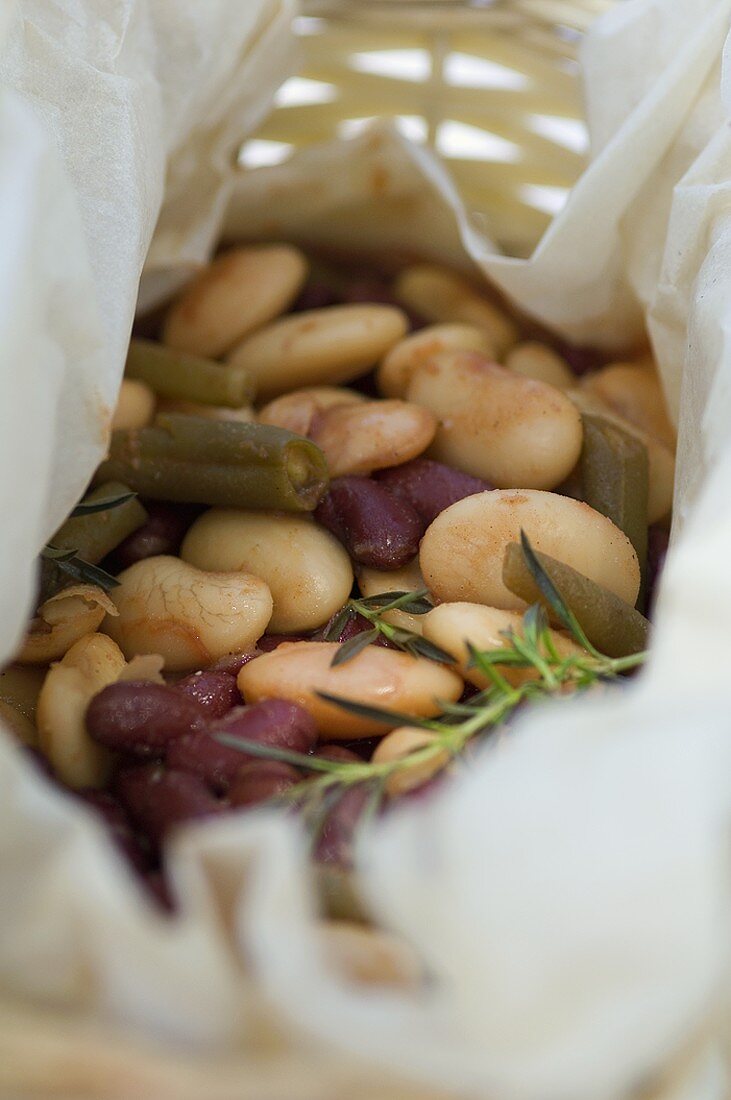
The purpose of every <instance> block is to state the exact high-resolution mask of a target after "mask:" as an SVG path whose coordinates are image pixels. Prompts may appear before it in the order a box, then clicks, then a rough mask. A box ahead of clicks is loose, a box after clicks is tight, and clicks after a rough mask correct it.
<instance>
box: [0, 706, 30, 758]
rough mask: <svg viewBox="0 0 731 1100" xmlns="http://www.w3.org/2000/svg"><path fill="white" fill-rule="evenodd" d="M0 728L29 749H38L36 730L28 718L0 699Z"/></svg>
mask: <svg viewBox="0 0 731 1100" xmlns="http://www.w3.org/2000/svg"><path fill="white" fill-rule="evenodd" d="M0 728H1V729H3V730H8V731H9V732H10V733H12V735H13V736H14V737H16V738H17V739H18V741H21V742H22V743H23V744H24V745H27V746H28V747H29V748H31V749H37V748H38V730H37V729H36V727H35V726H34V725H33V723H32V722H31V720H30V718H28V717H27V716H26V715H25V714H23V712H22V711H20V710H18V708H17V707H14V706H13V705H12V703H8V702H6V700H5V699H0Z"/></svg>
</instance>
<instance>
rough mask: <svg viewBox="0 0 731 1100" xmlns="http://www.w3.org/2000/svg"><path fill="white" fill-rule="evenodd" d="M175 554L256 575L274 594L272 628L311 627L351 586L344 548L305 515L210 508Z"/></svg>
mask: <svg viewBox="0 0 731 1100" xmlns="http://www.w3.org/2000/svg"><path fill="white" fill-rule="evenodd" d="M180 556H181V558H183V560H184V561H187V562H190V564H191V565H195V566H197V567H198V569H209V570H218V571H226V572H232V571H235V572H241V573H253V574H254V575H255V576H257V577H261V579H262V580H263V581H265V582H266V584H267V585H268V586H269V589H270V591H271V594H272V599H273V600H274V612H273V614H272V617H271V621H270V623H269V629H270V631H272V632H274V633H276V634H293V633H298V632H301V631H308V630H316V629H317V627H318V626H322V625H323V624H324V623H326V622H327V621H328V619H329V618H330V617H331V615H334V614H335V612H336V611H338V610H339V609H340V608H341V607H342V606H343V604H345V603H347V600H348V597H349V595H350V590H351V588H352V586H353V569H352V566H351V564H350V558H349V557H348V555H347V553H346V552H345V550H344V549H343V547H342V546H341V544H340V543H339V542H338V541H337V539H335V538H333V536H332V535H331V534H330V533H329V532H328V531H326V530H325V528H324V527H321V526H320V525H319V524H318V523H315V522H314V521H313V520H312V519H311V518H310V517H309V516H292V515H284V514H282V513H274V512H244V511H235V510H233V509H224V508H214V509H212V510H211V511H210V512H206V513H205V514H204V515H202V516H201V517H200V518H199V519H197V520H196V522H195V523H194V524H193V526H192V527H191V528H190V530H189V531H188V534H187V535H186V537H185V540H184V542H183V546H182V549H181V551H180Z"/></svg>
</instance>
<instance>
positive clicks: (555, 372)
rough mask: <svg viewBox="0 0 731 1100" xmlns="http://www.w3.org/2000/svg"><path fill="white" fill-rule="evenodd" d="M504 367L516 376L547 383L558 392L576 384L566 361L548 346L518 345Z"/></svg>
mask: <svg viewBox="0 0 731 1100" xmlns="http://www.w3.org/2000/svg"><path fill="white" fill-rule="evenodd" d="M505 366H506V367H507V368H508V370H512V371H515V373H516V374H522V375H524V376H525V377H526V378H534V379H535V380H536V381H537V382H547V383H548V384H549V385H551V386H556V387H557V388H558V389H560V390H567V389H569V388H570V387H571V386H573V385H574V384H575V382H576V379H575V377H574V375H573V374H572V373H571V371H570V370H569V367H568V364H567V363H566V360H565V359H562V358H561V356H560V355H559V354H558V353H557V352H555V351H554V350H553V349H552V348H549V346H548V344H539V343H537V342H532V343H528V344H518V345H517V346H516V347H514V348H513V350H512V351H511V352H510V353H509V355H508V357H507V358H506V360H505Z"/></svg>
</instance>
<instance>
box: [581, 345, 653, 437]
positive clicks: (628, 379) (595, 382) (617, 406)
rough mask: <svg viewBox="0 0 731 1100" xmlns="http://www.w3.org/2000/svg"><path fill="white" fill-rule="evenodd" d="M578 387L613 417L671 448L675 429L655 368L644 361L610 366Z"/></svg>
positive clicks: (590, 376)
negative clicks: (610, 412)
mask: <svg viewBox="0 0 731 1100" xmlns="http://www.w3.org/2000/svg"><path fill="white" fill-rule="evenodd" d="M582 387H583V388H584V389H585V390H588V392H589V393H591V394H594V396H595V397H598V398H599V400H600V401H603V402H604V403H605V404H606V405H608V406H609V407H610V409H612V411H613V412H615V413H616V414H617V416H621V417H623V418H624V419H625V420H629V422H630V423H631V424H635V425H636V426H637V427H638V428H640V429H641V430H642V431H644V432H647V433H648V435H652V436H655V438H656V439H659V440H660V442H661V443H664V444H665V446H666V447H669V448H671V449H672V450H674V449H675V428H674V427H673V425H672V423H671V421H670V417H669V416H668V412H667V403H666V401H665V394H664V393H663V389H662V385H661V384H660V379H659V377H658V374H657V371H656V370H655V368H654V367H653V366H652V365H650V364H648V363H647V362H642V363H610V364H609V365H608V366H606V367H603V368H602V370H600V371H597V372H596V373H595V374H590V375H587V377H586V378H585V379H584V380H583V382H582Z"/></svg>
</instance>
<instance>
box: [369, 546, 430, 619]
mask: <svg viewBox="0 0 731 1100" xmlns="http://www.w3.org/2000/svg"><path fill="white" fill-rule="evenodd" d="M358 587H359V588H360V592H361V595H362V596H365V597H366V598H368V597H369V596H380V595H381V594H382V593H384V592H420V591H421V590H422V589H423V588H425V587H426V585H425V584H424V578H423V577H422V575H421V570H420V569H419V559H418V558H413V559H412V561H410V562H408V563H407V564H406V565H405V566H403V568H402V569H391V570H388V571H385V570H383V569H369V568H368V567H367V566H365V565H363V566H361V567H360V569H359V570H358ZM382 618H383V619H384V620H385V621H386V622H388V623H391V625H392V626H397V627H399V628H400V629H401V630H410V631H411V633H412V634H421V628H422V620H423V618H424V616H423V615H412V614H410V613H409V612H408V611H400V610H396V611H386V612H384V613H383V616H382ZM369 625H370V624H368V623H367V624H366V626H369Z"/></svg>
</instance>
